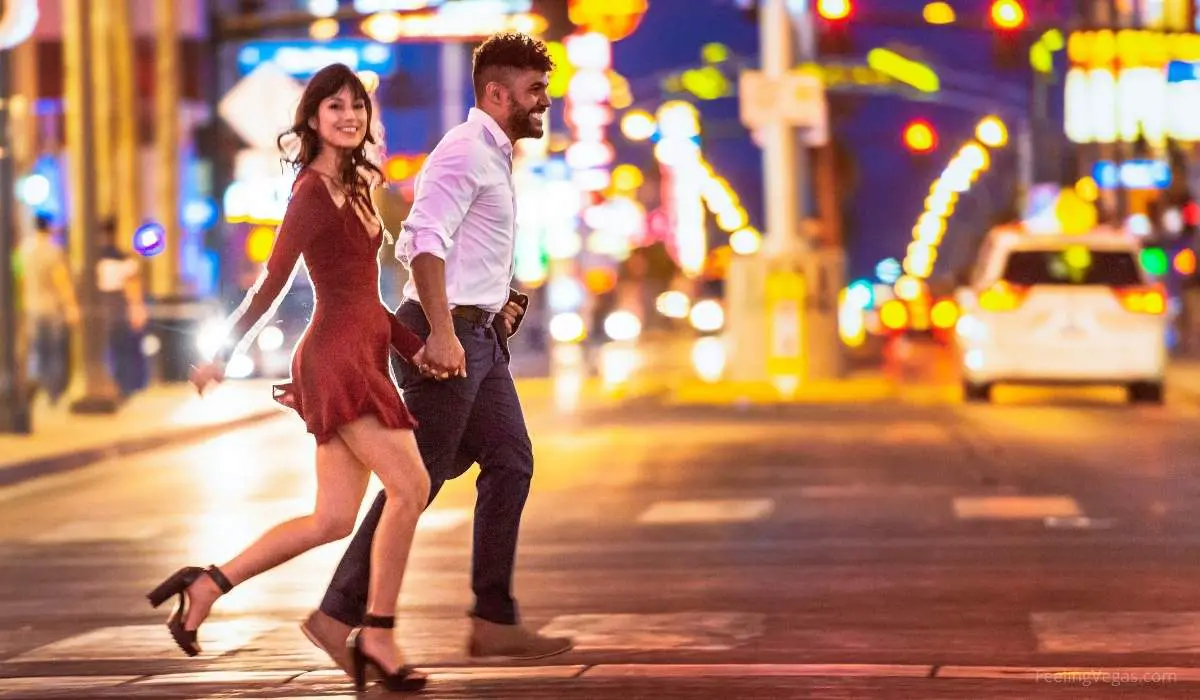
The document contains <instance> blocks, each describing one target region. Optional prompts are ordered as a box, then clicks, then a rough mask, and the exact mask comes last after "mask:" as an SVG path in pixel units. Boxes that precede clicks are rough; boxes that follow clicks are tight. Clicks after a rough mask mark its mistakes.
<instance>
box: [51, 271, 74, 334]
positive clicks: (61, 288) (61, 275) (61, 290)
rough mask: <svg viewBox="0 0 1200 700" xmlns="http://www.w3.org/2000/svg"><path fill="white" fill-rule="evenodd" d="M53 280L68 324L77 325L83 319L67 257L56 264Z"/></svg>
mask: <svg viewBox="0 0 1200 700" xmlns="http://www.w3.org/2000/svg"><path fill="white" fill-rule="evenodd" d="M53 278H54V286H55V288H56V289H57V291H58V298H59V301H60V302H61V303H62V305H63V309H64V311H65V312H66V315H67V323H68V324H70V325H72V326H74V325H77V324H78V323H79V321H80V318H81V314H80V312H79V300H78V299H77V298H76V296H75V283H74V282H72V281H71V270H70V268H68V267H67V260H66V257H65V256H62V257H60V258H59V260H58V262H56V263H55V265H54V272H53Z"/></svg>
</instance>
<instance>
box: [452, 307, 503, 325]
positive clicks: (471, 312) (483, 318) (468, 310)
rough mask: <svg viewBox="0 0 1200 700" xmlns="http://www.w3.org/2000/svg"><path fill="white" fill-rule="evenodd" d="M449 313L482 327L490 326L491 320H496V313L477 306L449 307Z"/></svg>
mask: <svg viewBox="0 0 1200 700" xmlns="http://www.w3.org/2000/svg"><path fill="white" fill-rule="evenodd" d="M450 315H451V316H457V317H459V318H461V319H465V320H467V321H468V322H470V323H474V324H476V325H479V326H484V327H489V326H491V325H492V321H494V320H496V314H494V313H492V312H491V311H484V310H483V309H481V308H479V307H478V306H456V307H454V308H453V309H450Z"/></svg>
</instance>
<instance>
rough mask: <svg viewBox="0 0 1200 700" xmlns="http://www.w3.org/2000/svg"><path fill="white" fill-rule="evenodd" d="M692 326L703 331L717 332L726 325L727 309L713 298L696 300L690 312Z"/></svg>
mask: <svg viewBox="0 0 1200 700" xmlns="http://www.w3.org/2000/svg"><path fill="white" fill-rule="evenodd" d="M689 318H690V319H691V322H692V327H693V328H695V329H696V330H698V331H700V332H701V333H716V332H717V331H719V330H721V328H723V327H724V326H725V310H724V309H722V308H721V303H720V302H718V301H715V300H713V299H705V300H704V301H699V302H696V305H695V306H693V307H692V311H691V313H690V314H689Z"/></svg>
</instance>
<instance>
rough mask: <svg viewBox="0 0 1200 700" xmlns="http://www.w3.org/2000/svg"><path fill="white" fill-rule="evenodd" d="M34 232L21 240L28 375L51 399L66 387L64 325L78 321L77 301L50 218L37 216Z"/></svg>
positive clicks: (69, 326) (75, 323) (65, 261)
mask: <svg viewBox="0 0 1200 700" xmlns="http://www.w3.org/2000/svg"><path fill="white" fill-rule="evenodd" d="M35 229H36V231H35V233H34V235H33V236H32V237H31V238H28V239H26V241H25V242H24V243H23V244H22V245H21V248H20V250H19V252H18V255H19V259H20V265H21V278H22V282H23V284H22V287H23V289H22V292H23V296H24V302H25V321H26V328H27V329H28V330H27V336H26V337H28V338H29V339H30V340H29V343H30V351H31V354H32V356H33V364H34V366H35V370H34V372H33V377H34V379H35V381H36V382H37V384H38V385H39V387H40V388H41V389H43V390H45V392H46V396H47V398H49V400H50V404H51V405H56V404H57V403H58V401H59V399H61V398H62V395H63V394H64V393H65V392H66V390H67V349H68V345H67V330H68V328H75V327H78V326H79V303H78V302H77V301H76V299H75V285H74V284H73V283H72V282H71V271H70V269H69V268H68V267H67V256H66V254H65V253H64V252H63V249H62V247H61V246H59V245H58V243H56V242H55V241H54V232H53V230H52V227H51V222H50V220H49V219H47V218H45V217H42V216H39V217H38V218H37V221H36V223H35Z"/></svg>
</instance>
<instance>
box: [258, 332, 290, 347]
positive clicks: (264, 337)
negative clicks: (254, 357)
mask: <svg viewBox="0 0 1200 700" xmlns="http://www.w3.org/2000/svg"><path fill="white" fill-rule="evenodd" d="M283 340H284V338H283V331H281V330H279V328H278V327H277V326H267V327H266V328H264V329H262V332H261V333H259V334H258V347H259V349H260V350H262V351H263V352H275V351H276V350H278V349H280V348H282V347H283Z"/></svg>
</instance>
